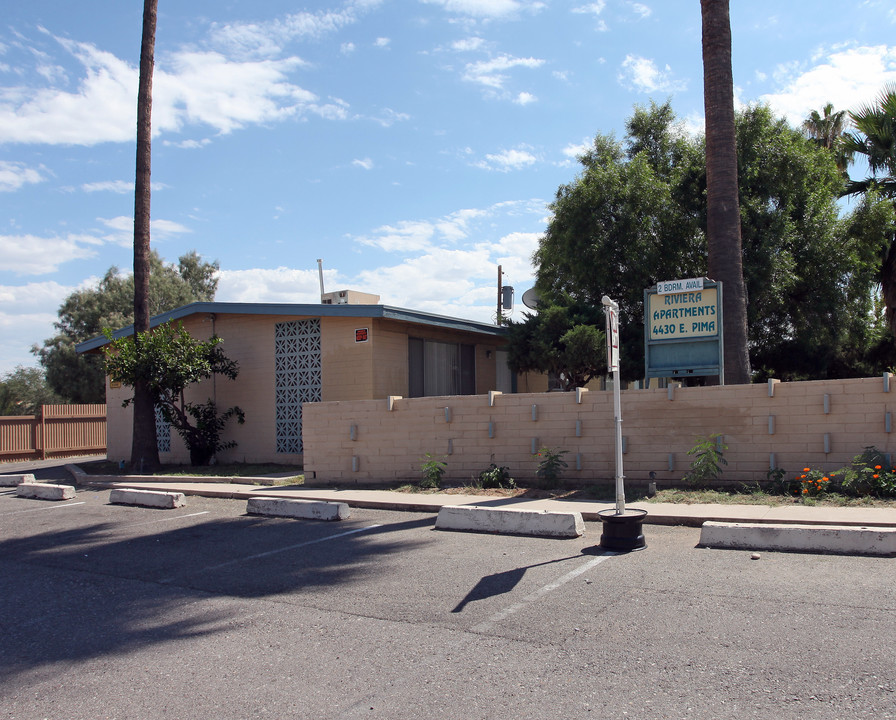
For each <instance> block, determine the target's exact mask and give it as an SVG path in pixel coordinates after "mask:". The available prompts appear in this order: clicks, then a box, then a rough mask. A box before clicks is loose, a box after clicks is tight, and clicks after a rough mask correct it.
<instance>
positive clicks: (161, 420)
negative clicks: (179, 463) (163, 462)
mask: <svg viewBox="0 0 896 720" xmlns="http://www.w3.org/2000/svg"><path fill="white" fill-rule="evenodd" d="M156 447H157V448H158V449H159V452H160V453H167V452H171V425H170V424H169V423H168V421H167V420H165V416H164V415H162V408H160V407H159V406H158V405H156Z"/></svg>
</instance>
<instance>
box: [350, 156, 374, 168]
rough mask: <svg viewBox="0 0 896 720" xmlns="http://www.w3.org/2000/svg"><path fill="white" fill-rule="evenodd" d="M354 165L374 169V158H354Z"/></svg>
mask: <svg viewBox="0 0 896 720" xmlns="http://www.w3.org/2000/svg"><path fill="white" fill-rule="evenodd" d="M352 165H354V166H355V167H359V168H364V169H365V170H372V169H373V160H371V159H370V158H364V159H363V160H352Z"/></svg>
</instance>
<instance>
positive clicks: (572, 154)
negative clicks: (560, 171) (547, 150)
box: [560, 140, 592, 166]
mask: <svg viewBox="0 0 896 720" xmlns="http://www.w3.org/2000/svg"><path fill="white" fill-rule="evenodd" d="M591 148H592V143H591V142H590V141H589V140H583V141H582V142H581V143H578V144H576V143H570V144H569V145H567V146H566V147H565V148H563V150H561V151H560V152H562V153H563V156H564V157H565V158H566V159H565V160H564V161H562V162H561V163H560V165H562V166H571V165H573V164H574V163H575V162H577V161H578V159H579V158H580V157H581V156H582V155H584V154H585V153H586V152H588V151H589V150H590V149H591Z"/></svg>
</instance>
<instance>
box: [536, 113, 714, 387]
mask: <svg viewBox="0 0 896 720" xmlns="http://www.w3.org/2000/svg"><path fill="white" fill-rule="evenodd" d="M626 131H627V133H626V141H625V143H622V142H619V141H617V140H615V139H614V138H613V137H612V136H608V135H598V136H597V137H596V138H595V139H594V144H593V145H592V147H591V148H590V149H589V150H588V151H587V152H586V153H584V154H583V155H582V156H581V157H580V158H579V162H580V163H581V164H582V167H583V170H582V172H581V173H580V174H579V176H578V177H577V178H576V179H575V180H574V181H573V182H571V183H569V184H567V185H562V186H561V187H560V188H559V189H558V190H557V195H556V197H555V199H554V202H553V203H552V204H551V205H550V209H551V211H552V217H551V219H550V221H549V223H548V227H547V230H546V232H545V234H544V236H543V237H542V238H541V240H540V242H539V247H538V249H537V250H536V251H535V253H534V255H533V261H534V263H535V265H536V267H537V268H538V270H537V279H536V287H537V288H538V292H539V295H540V296H541V297H543V298H545V300H546V301H547V302H548V303H553V304H561V305H565V304H569V303H574V304H578V305H581V306H591V307H595V308H599V307H600V300H601V297H602V296H603V295H609V296H610V297H612V298H613V299H614V300H616V301H617V302H618V303H619V314H620V339H621V342H622V346H623V355H624V357H625V361H624V362H623V363H622V366H621V370H622V375H623V378H624V379H626V380H633V379H637V378H641V377H644V327H643V326H644V294H643V293H644V288H646V287H649V286H651V285H653V284H655V283H656V282H657V281H658V280H662V279H665V278H669V277H693V276H701V275H703V274H705V271H706V270H705V268H706V242H705V238H704V235H703V231H702V229H701V221H702V212H703V205H702V202H701V197H702V195H703V187H702V177H703V174H702V171H701V170H700V165H701V161H702V156H701V148H700V147H699V145H698V144H697V143H695V142H694V141H693V140H691V139H689V138H688V137H687V135H686V134H685V132H684V130H683V129H682V128H681V126H680V125H678V124H676V122H675V114H674V112H673V111H672V108H671V105H670V104H669V103H668V102H666V103H665V104H663V105H656V104H654V103H651V105H650V107H649V108H636V109H635V112H634V115H633V116H632V118H631V119H629V120H628V122H627V123H626Z"/></svg>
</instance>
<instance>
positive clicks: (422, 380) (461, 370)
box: [408, 337, 476, 397]
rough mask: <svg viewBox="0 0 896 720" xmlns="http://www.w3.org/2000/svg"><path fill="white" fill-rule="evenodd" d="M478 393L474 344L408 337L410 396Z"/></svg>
mask: <svg viewBox="0 0 896 720" xmlns="http://www.w3.org/2000/svg"><path fill="white" fill-rule="evenodd" d="M475 393H476V353H475V348H474V346H473V345H465V344H462V343H448V342H439V341H438V340H424V339H423V338H413V337H412V338H408V397H433V396H436V395H473V394H475Z"/></svg>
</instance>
